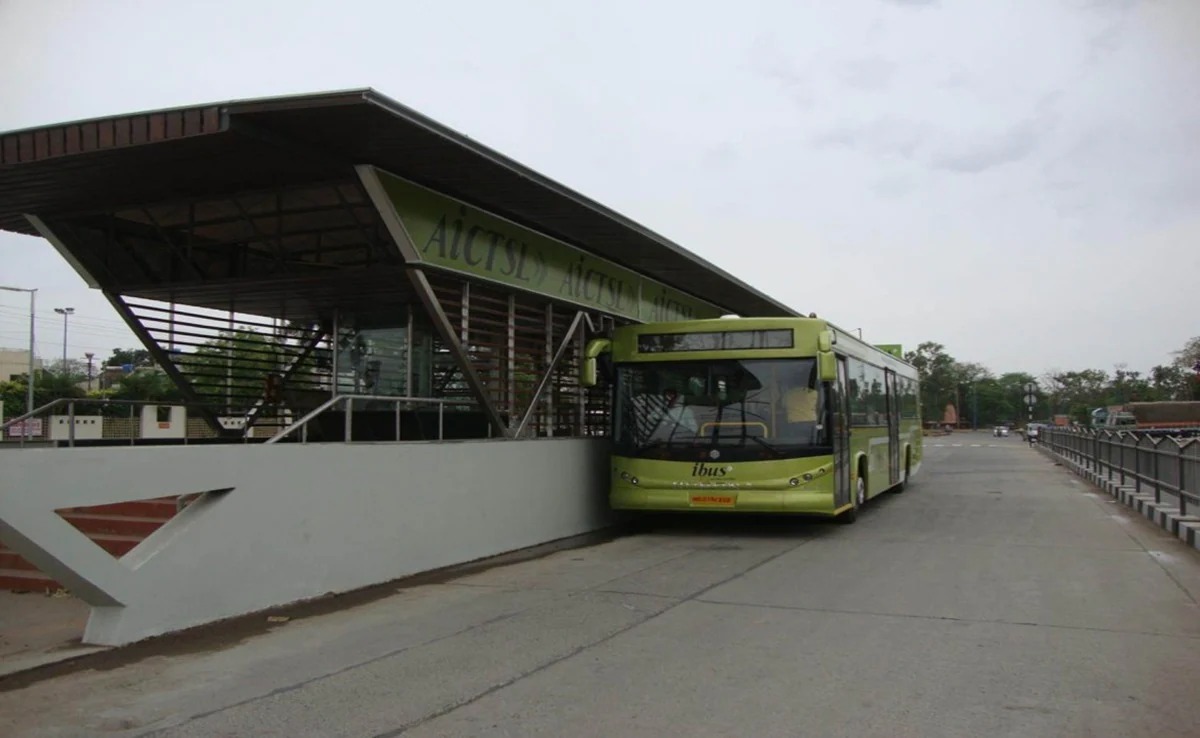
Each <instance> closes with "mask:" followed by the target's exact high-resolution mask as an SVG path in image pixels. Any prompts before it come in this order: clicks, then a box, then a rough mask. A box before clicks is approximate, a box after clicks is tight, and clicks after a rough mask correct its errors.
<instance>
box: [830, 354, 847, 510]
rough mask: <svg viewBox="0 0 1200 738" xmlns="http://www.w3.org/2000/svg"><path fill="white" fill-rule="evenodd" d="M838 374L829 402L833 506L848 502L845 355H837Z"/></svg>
mask: <svg viewBox="0 0 1200 738" xmlns="http://www.w3.org/2000/svg"><path fill="white" fill-rule="evenodd" d="M837 368H838V372H837V373H838V376H837V381H836V382H834V383H833V401H832V402H830V403H829V417H830V422H831V426H830V427H831V430H832V433H831V434H830V438H832V439H833V473H834V475H835V476H834V484H835V485H836V486H835V488H834V499H833V506H834V507H835V508H837V507H841V506H842V505H848V504H850V408H849V405H848V403H849V401H850V398H849V396H848V395H847V391H846V388H847V387H848V386H849V383H848V381H847V379H848V378H849V374H848V372H847V370H846V357H844V356H839V357H838V360H837Z"/></svg>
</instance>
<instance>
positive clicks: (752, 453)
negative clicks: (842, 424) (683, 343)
mask: <svg viewBox="0 0 1200 738" xmlns="http://www.w3.org/2000/svg"><path fill="white" fill-rule="evenodd" d="M815 364H816V362H815V361H814V360H813V359H721V360H713V361H676V362H654V363H638V364H620V365H618V366H617V384H616V407H615V412H614V420H615V428H614V431H615V433H614V439H613V440H614V443H615V451H616V453H618V454H620V455H622V456H632V457H641V458H656V459H671V460H679V461H684V460H697V459H703V460H708V459H718V458H719V459H721V460H723V461H749V460H761V459H776V458H786V457H797V456H813V455H817V454H823V453H830V448H829V444H830V441H829V432H828V428H827V423H826V419H825V406H826V401H825V397H824V391H823V390H822V389H821V385H820V383H819V382H818V381H817V379H816V367H815Z"/></svg>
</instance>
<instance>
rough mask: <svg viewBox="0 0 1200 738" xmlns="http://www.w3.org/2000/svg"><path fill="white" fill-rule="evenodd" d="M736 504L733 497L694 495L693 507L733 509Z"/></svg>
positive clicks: (735, 499)
mask: <svg viewBox="0 0 1200 738" xmlns="http://www.w3.org/2000/svg"><path fill="white" fill-rule="evenodd" d="M736 503H737V498H736V497H734V496H733V495H692V507H733V506H734V505H735V504H736Z"/></svg>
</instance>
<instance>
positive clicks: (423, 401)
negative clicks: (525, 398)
mask: <svg viewBox="0 0 1200 738" xmlns="http://www.w3.org/2000/svg"><path fill="white" fill-rule="evenodd" d="M367 402H371V403H386V404H388V405H390V406H392V407H393V409H394V412H395V418H396V422H395V427H396V435H395V438H396V440H399V439H400V416H401V410H402V409H403V408H404V407H406V406H407V407H408V408H409V409H411V408H412V407H413V406H415V405H436V406H437V410H438V435H437V438H438V440H439V441H440V440H444V438H445V415H446V412H445V411H446V406H447V405H455V406H457V405H462V406H473V405H475V404H476V403H475V402H474V401H472V400H448V399H442V398H432V397H395V396H391V395H338V396H336V397H332V398H330V399H329V400H326V401H325V402H323V403H322V404H321V405H319V406H318V407H316V408H315V409H314V410H312V411H311V412H309V413H307V414H305V415H304V416H303V417H301V418H300V419H299V420H297V421H295V422H293V423H291V424H289V425H288V426H287V427H285V428H283V429H282V430H280V431H279V432H278V433H276V434H274V435H273V436H270V437H269V438H267V439H266V440H265V441H263V442H264V443H277V442H279V441H280V440H283V439H284V438H287V437H289V436H292V435H293V434H295V433H297V432H298V433H300V442H301V443H308V425H309V423H310V422H312V421H313V420H314V419H316V418H317V417H319V416H320V415H322V414H323V413H326V412H329V411H331V410H334V409H335V408H338V407H339V406H342V405H344V406H345V437H344V438H343V439H342V441H343V442H346V443H348V442H350V441H352V440H353V415H354V405H355V403H367ZM151 405H157V406H160V407H162V406H171V407H184V408H189V409H192V408H199V407H204V408H208V409H210V410H211V409H212V408H211V407H209V406H206V405H197V404H195V403H187V402H170V403H164V402H161V401H149V400H117V399H87V398H59V399H57V400H53V401H51V402H48V403H46V404H45V405H42V406H40V407H38V408H35V409H34V411H33V412H31V413H25V414H23V415H18V416H17V417H15V418H12V419H10V420H6V421H4V423H2V424H0V441H3V442H5V443H12V444H15V445H18V446H19V447H21V448H24V447H25V446H26V445H38V446H42V445H47V444H50V445H54V446H58V445H59V444H60V443H62V442H64V441H65V443H66V445H67V446H68V447H69V448H74V447H75V445H76V440H77V439H76V422H75V421H76V418H77V417H81V415H80V413H79V412H78V411H79V410H80V409H81V408H94V407H107V408H112V407H128V408H129V415H128V417H127V418H122V419H123V420H127V421H129V422H130V423H131V424H132V423H134V422H136V419H137V418H136V416H137V412H136V411H137V408H139V407H145V406H151ZM63 407H65V408H66V418H67V428H66V438H65V439H64V438H61V437H60V438H58V439H54V438H51V434H50V425H49V422H46V421H49V419H50V415H51V411H52V410H55V409H56V408H63ZM107 417H110V416H106V419H107ZM38 418H41V419H43V421H44V425H43V430H42V434H41V435H39V436H30V435H29V434H27V433H24V432H22V433H20V434H19V435H18V436H17V437H16V438H15V439H11V440H10V439H5V431H7V430H8V428H10V427H12V426H15V425H18V424H21V423H24V422H25V421H28V420H31V419H38ZM184 431H185V432H184V435H183V436H182V437H180V438H178V439H177V440H178V442H179V443H182V444H184V445H187V443H188V441H189V436H188V435H187V432H186V428H185V429H184ZM103 440H105V441H120V442H122V443H123V442H125V441H126V440H127V441H128V442H129V444H130V445H135V444H136V443H137V441H138V440H139V436H138V434H137V433H136V432H131V433H130V435H129V436H128V437H127V438H126V437H112V436H105V438H104V439H103ZM192 440H195V439H192ZM241 441H242V442H243V443H249V442H251V438H250V436H249V435H247V434H243V435H242V437H241Z"/></svg>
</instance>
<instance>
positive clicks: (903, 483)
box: [892, 451, 912, 494]
mask: <svg viewBox="0 0 1200 738" xmlns="http://www.w3.org/2000/svg"><path fill="white" fill-rule="evenodd" d="M911 471H912V452H911V451H910V452H909V453H908V454H905V456H904V476H903V477H901V478H900V483H899V484H897V485H896V486H895V487H892V491H893V492H895V493H896V494H900V493H901V492H903V491H904V490H905V489H907V488H908V475H909V473H910V472H911Z"/></svg>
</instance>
